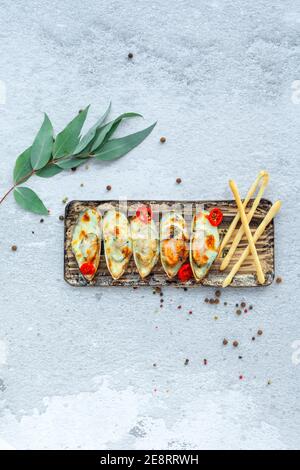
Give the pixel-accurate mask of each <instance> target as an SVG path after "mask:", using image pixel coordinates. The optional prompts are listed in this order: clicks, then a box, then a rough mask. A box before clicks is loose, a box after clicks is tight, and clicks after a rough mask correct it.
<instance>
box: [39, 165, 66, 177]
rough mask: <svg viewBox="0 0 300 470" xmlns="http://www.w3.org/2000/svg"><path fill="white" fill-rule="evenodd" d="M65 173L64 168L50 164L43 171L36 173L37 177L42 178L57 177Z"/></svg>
mask: <svg viewBox="0 0 300 470" xmlns="http://www.w3.org/2000/svg"><path fill="white" fill-rule="evenodd" d="M62 171H63V169H62V168H59V167H58V166H57V165H56V164H55V163H50V164H48V165H47V166H45V167H44V168H42V169H41V170H39V171H37V172H36V175H37V176H39V177H40V178H51V177H52V176H56V175H58V174H59V173H61V172H62Z"/></svg>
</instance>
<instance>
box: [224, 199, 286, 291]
mask: <svg viewBox="0 0 300 470" xmlns="http://www.w3.org/2000/svg"><path fill="white" fill-rule="evenodd" d="M281 205H282V204H281V201H277V202H275V204H273V206H272V207H271V209H270V210H269V212H268V213H267V215H266V217H265V218H264V220H263V221H262V223H261V224H260V226H259V227H258V228H257V230H256V232H255V234H254V237H253V241H254V243H256V242H257V240H258V239H259V238H260V237H261V236H262V234H263V233H264V231H265V229H266V227H267V226H268V225H269V223H270V222H271V221H272V219H274V217H275V216H276V214H277V213H278V212H279V211H280V208H281ZM249 255H250V247H249V246H248V247H247V248H246V249H245V251H244V253H243V254H242V256H241V257H240V259H239V260H238V262H237V263H236V264H235V265H234V267H233V268H232V270H231V272H230V273H229V274H228V276H227V277H226V279H225V281H224V282H223V287H227V286H229V284H231V282H232V279H233V278H234V276H235V275H236V273H237V272H238V270H239V269H240V267H241V266H242V264H243V263H244V261H245V260H246V259H247V258H248V256H249Z"/></svg>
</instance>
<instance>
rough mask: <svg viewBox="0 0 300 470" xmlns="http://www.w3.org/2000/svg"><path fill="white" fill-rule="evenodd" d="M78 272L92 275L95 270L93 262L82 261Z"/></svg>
mask: <svg viewBox="0 0 300 470" xmlns="http://www.w3.org/2000/svg"><path fill="white" fill-rule="evenodd" d="M80 272H81V274H83V275H84V276H93V275H94V274H95V272H96V268H95V266H94V265H93V263H83V264H82V265H81V266H80Z"/></svg>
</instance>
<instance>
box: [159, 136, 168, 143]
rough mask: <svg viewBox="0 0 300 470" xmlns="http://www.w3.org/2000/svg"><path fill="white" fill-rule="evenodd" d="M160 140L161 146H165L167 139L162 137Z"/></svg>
mask: <svg viewBox="0 0 300 470" xmlns="http://www.w3.org/2000/svg"><path fill="white" fill-rule="evenodd" d="M159 140H160V142H161V144H164V143H165V141H166V140H167V139H166V138H165V137H161V138H160V139H159Z"/></svg>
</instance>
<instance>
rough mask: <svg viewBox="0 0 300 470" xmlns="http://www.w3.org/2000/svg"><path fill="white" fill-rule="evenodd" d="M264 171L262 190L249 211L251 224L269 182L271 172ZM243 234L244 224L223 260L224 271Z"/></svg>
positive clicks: (222, 267)
mask: <svg viewBox="0 0 300 470" xmlns="http://www.w3.org/2000/svg"><path fill="white" fill-rule="evenodd" d="M262 173H264V175H263V177H262V178H263V182H262V185H261V187H260V190H259V192H258V194H257V196H256V198H255V201H254V202H253V206H252V208H251V211H250V212H249V214H247V220H248V223H249V224H250V222H251V220H252V217H253V216H254V214H255V211H256V209H257V207H258V205H259V203H260V200H261V198H262V197H263V194H264V192H265V189H266V187H267V186H268V183H269V174H268V173H267V172H262ZM243 234H244V228H243V226H241V227H240V229H239V231H238V233H237V234H236V236H235V238H234V240H233V242H232V245H231V247H230V250H229V252H228V253H227V255H226V257H225V258H224V260H223V261H222V264H221V266H220V270H221V271H224V269H226V268H227V266H228V265H229V263H230V260H231V258H232V256H233V255H234V253H235V250H236V249H237V247H238V244H239V243H240V241H241V239H242V237H243Z"/></svg>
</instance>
